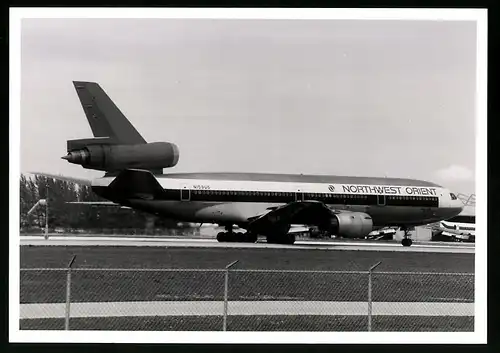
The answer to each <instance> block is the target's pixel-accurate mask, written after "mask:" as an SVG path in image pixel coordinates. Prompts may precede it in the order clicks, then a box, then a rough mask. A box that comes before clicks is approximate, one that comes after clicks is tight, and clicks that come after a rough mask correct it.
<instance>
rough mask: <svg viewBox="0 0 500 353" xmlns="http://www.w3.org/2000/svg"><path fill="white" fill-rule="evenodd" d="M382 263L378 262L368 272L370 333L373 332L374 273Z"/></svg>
mask: <svg viewBox="0 0 500 353" xmlns="http://www.w3.org/2000/svg"><path fill="white" fill-rule="evenodd" d="M381 263H382V262H381V261H379V262H377V263H376V264H375V265H373V266H372V267H370V269H369V270H368V332H371V330H372V272H373V270H374V269H375V268H376V267H377V266H378V265H380V264H381Z"/></svg>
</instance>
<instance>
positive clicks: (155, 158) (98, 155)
mask: <svg viewBox="0 0 500 353" xmlns="http://www.w3.org/2000/svg"><path fill="white" fill-rule="evenodd" d="M62 158H63V159H66V160H67V161H68V162H70V163H73V164H80V165H81V166H82V167H84V168H87V169H96V170H103V171H108V172H111V171H118V170H123V169H127V168H137V169H148V170H152V169H163V168H169V167H173V166H175V165H176V164H177V162H178V161H179V149H178V148H177V146H176V145H175V144H173V143H168V142H153V143H146V144H140V145H112V144H89V145H87V146H85V147H83V148H81V149H78V150H73V151H70V152H69V153H68V155H66V156H64V157H62Z"/></svg>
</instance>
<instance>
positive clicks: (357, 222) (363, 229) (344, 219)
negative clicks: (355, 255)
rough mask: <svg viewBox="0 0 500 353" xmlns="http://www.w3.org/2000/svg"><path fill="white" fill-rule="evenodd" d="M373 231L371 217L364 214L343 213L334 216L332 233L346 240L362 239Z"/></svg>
mask: <svg viewBox="0 0 500 353" xmlns="http://www.w3.org/2000/svg"><path fill="white" fill-rule="evenodd" d="M372 230H373V220H372V218H371V217H370V215H368V214H366V213H362V212H342V213H337V214H334V215H333V217H332V220H331V232H332V233H333V234H335V235H338V236H341V237H346V238H361V237H365V236H366V235H368V234H369V233H370V232H371V231H372Z"/></svg>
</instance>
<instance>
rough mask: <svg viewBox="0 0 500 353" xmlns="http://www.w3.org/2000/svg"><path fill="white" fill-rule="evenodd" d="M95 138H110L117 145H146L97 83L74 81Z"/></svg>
mask: <svg viewBox="0 0 500 353" xmlns="http://www.w3.org/2000/svg"><path fill="white" fill-rule="evenodd" d="M73 85H74V86H75V89H76V92H77V94H78V98H79V99H80V103H81V104H82V108H83V111H84V112H85V115H86V116H87V120H88V122H89V124H90V128H91V129H92V133H93V134H94V137H109V138H111V139H112V140H113V143H115V144H123V145H133V144H144V143H146V141H145V140H144V138H143V137H142V136H141V135H140V134H139V132H137V130H136V129H135V128H134V126H133V125H132V124H131V123H130V122H129V121H128V120H127V118H126V117H125V115H123V113H122V112H121V111H120V109H118V107H117V106H116V105H115V103H113V101H112V100H111V99H110V98H109V97H108V95H107V94H106V92H104V90H103V89H102V88H101V86H99V84H97V83H95V82H83V81H73Z"/></svg>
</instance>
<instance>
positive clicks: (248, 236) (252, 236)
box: [245, 233, 257, 243]
mask: <svg viewBox="0 0 500 353" xmlns="http://www.w3.org/2000/svg"><path fill="white" fill-rule="evenodd" d="M245 238H246V241H247V242H249V243H256V242H257V234H254V233H246V234H245Z"/></svg>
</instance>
